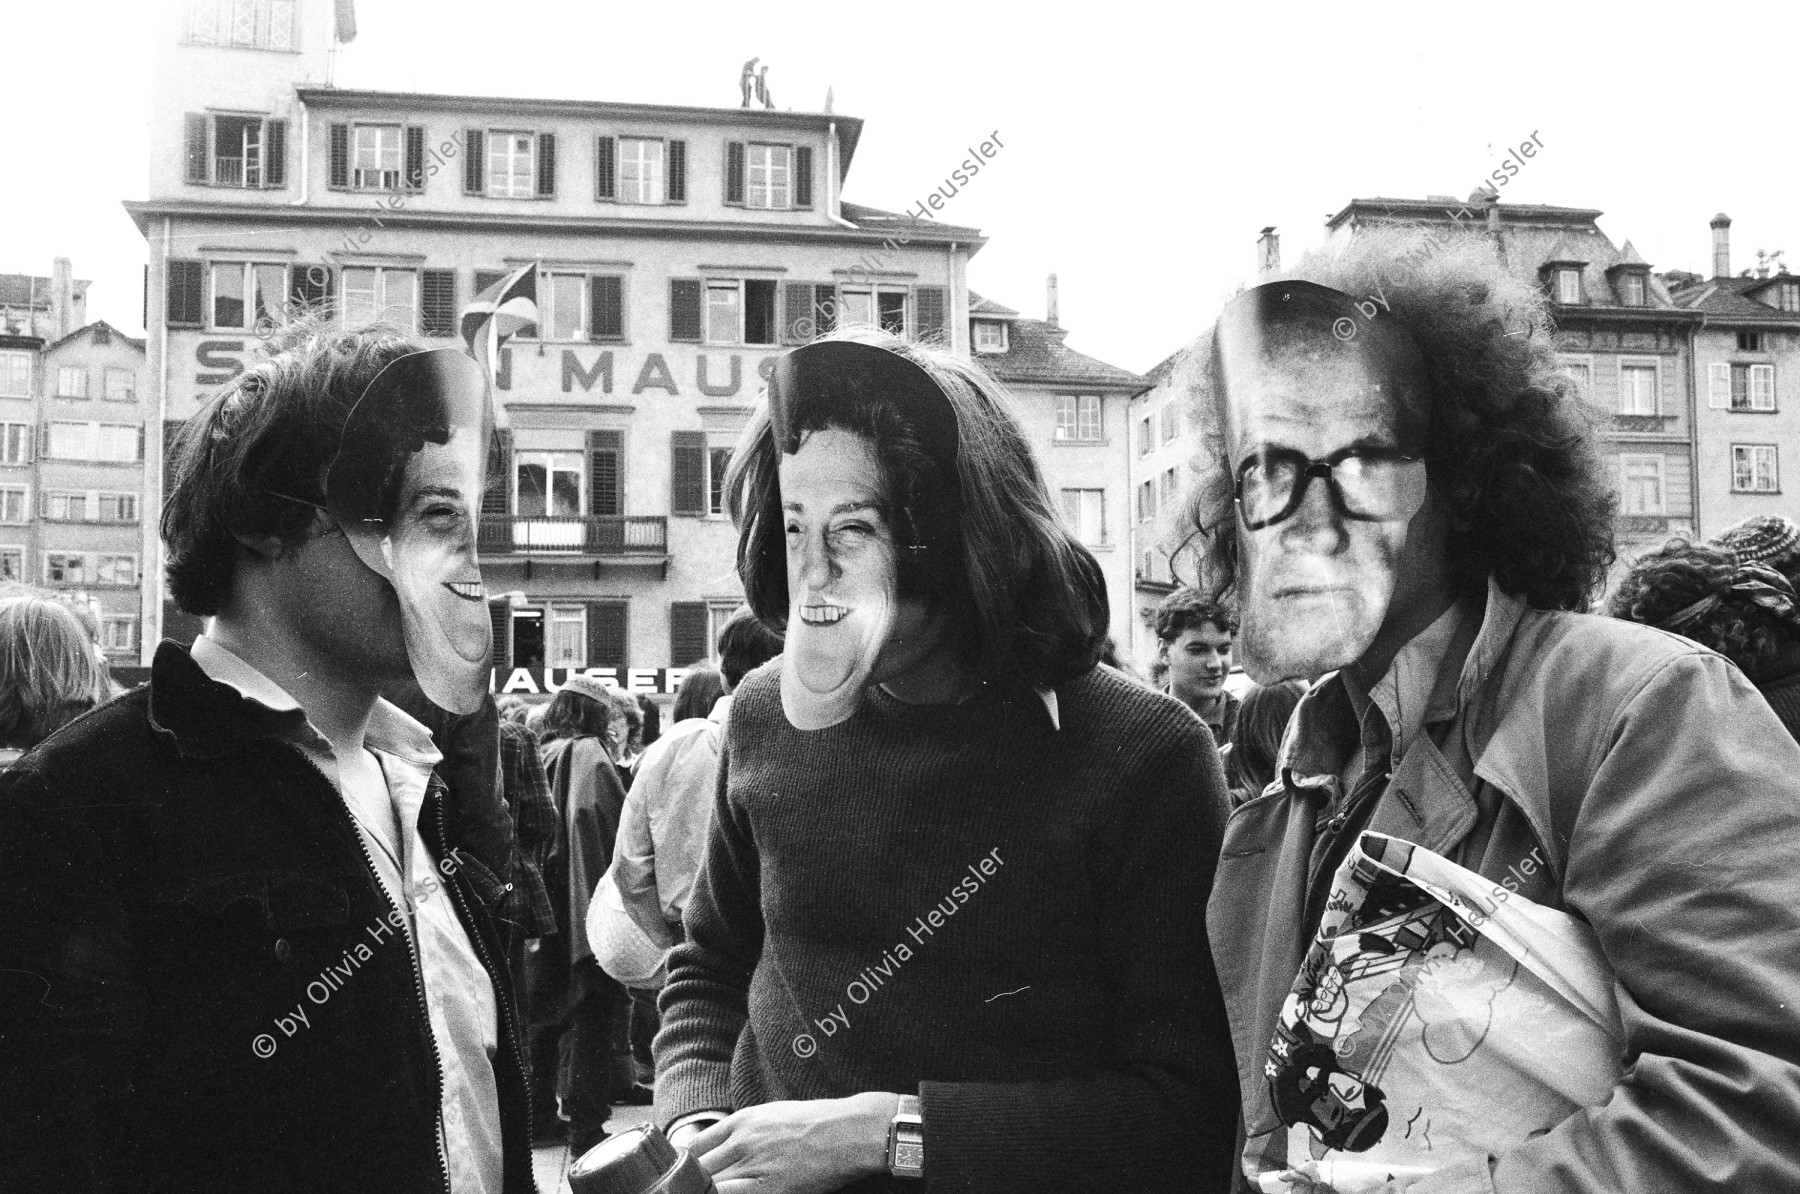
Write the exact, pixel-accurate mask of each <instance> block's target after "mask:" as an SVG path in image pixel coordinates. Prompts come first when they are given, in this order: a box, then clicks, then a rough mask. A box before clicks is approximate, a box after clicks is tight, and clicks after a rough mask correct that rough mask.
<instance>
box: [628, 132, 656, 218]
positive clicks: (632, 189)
mask: <svg viewBox="0 0 1800 1194" xmlns="http://www.w3.org/2000/svg"><path fill="white" fill-rule="evenodd" d="M618 198H619V202H620V203H661V202H662V201H663V143H662V142H661V141H660V140H651V139H650V138H648V137H620V138H619V195H618Z"/></svg>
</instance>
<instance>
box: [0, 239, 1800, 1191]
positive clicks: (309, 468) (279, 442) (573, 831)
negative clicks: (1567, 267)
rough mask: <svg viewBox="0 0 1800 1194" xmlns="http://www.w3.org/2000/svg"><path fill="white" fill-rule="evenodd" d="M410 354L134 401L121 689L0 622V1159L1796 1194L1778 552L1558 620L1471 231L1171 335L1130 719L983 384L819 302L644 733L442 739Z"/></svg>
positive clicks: (1728, 540) (443, 632)
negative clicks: (155, 479) (635, 1126)
mask: <svg viewBox="0 0 1800 1194" xmlns="http://www.w3.org/2000/svg"><path fill="white" fill-rule="evenodd" d="M1372 293H1379V294H1381V295H1382V296H1383V301H1382V304H1381V311H1380V313H1379V315H1378V316H1375V317H1370V316H1368V315H1367V314H1366V313H1365V310H1366V308H1367V307H1368V304H1367V303H1365V302H1363V299H1362V296H1364V295H1367V294H1372ZM1346 324H1348V325H1350V326H1354V327H1356V328H1357V329H1358V334H1357V335H1355V336H1353V337H1349V338H1345V337H1343V336H1342V335H1340V334H1339V331H1340V329H1341V328H1342V327H1343V326H1345V325H1346ZM445 354H448V355H445ZM453 357H454V358H455V359H451V358H453ZM459 361H460V362H462V363H458V362H459ZM466 365H467V361H466V358H460V357H457V356H456V354H450V353H449V352H448V350H436V351H421V350H419V349H418V347H417V346H416V345H414V344H412V343H410V342H409V341H407V340H406V339H404V338H403V337H401V336H399V335H398V334H396V333H393V332H392V331H391V330H389V329H383V328H379V327H377V328H358V329H334V328H331V327H330V326H328V325H326V324H324V323H322V322H318V321H311V322H308V321H301V322H299V323H297V324H296V325H294V326H292V327H290V328H288V329H286V330H285V331H283V332H281V333H280V334H278V335H277V336H276V337H275V338H274V339H273V341H272V342H271V344H270V345H269V351H268V355H267V357H266V359H265V360H263V361H262V362H261V363H260V364H258V365H256V366H255V367H254V368H252V369H250V370H249V371H247V372H246V373H245V374H244V375H243V376H241V377H239V378H238V379H236V380H235V381H234V382H233V383H232V384H231V386H230V387H229V388H228V389H227V391H226V392H225V393H224V394H223V395H221V396H220V397H219V398H218V399H217V400H216V401H215V402H214V403H213V405H212V406H211V407H210V408H209V409H208V410H207V412H206V413H205V414H204V415H203V416H202V417H200V418H198V419H195V420H192V421H190V423H189V425H188V427H187V428H186V430H185V431H184V435H183V439H182V441H181V442H180V443H179V444H178V445H177V446H176V449H175V451H174V454H173V457H172V467H171V489H170V497H169V501H168V503H167V506H166V508H165V511H164V515H163V522H162V533H163V537H164V540H165V542H166V543H167V545H168V558H169V561H170V569H169V571H170V582H171V590H172V593H173V596H174V598H175V600H176V601H177V602H178V603H179V604H180V605H181V606H182V608H184V609H186V610H187V611H189V612H190V613H193V614H196V615H200V616H203V617H205V618H207V619H208V621H207V628H206V631H205V633H204V634H202V635H201V636H200V637H199V638H197V639H196V640H195V642H194V644H193V646H192V648H191V649H190V648H183V647H180V646H178V645H176V644H173V643H164V644H163V645H162V646H161V647H160V648H159V650H158V652H157V655H156V660H155V664H154V666H153V668H152V672H151V678H150V681H149V683H148V684H147V685H145V686H144V687H142V688H139V689H137V690H135V691H133V692H130V693H127V694H125V695H123V696H120V697H118V698H117V699H111V700H107V699H106V698H107V697H108V696H109V695H111V694H110V693H108V692H107V691H106V689H105V674H104V669H103V668H102V667H101V666H100V662H99V657H98V656H97V654H96V652H95V651H94V649H93V646H92V642H91V638H89V637H84V636H85V633H86V632H85V631H84V630H83V628H82V626H81V623H80V620H79V618H78V617H76V616H75V615H74V613H73V612H72V611H70V610H69V609H67V608H66V607H64V606H62V605H60V604H58V603H57V602H55V601H53V600H48V599H46V598H45V597H43V596H41V595H35V594H19V595H13V596H9V597H6V598H4V599H3V600H0V735H3V740H4V742H5V743H6V744H7V745H8V746H10V747H12V748H13V749H14V750H15V751H19V752H26V753H22V757H18V758H16V759H13V760H11V761H10V762H9V765H8V766H7V767H6V769H5V770H4V772H3V773H0V901H3V902H4V905H5V907H6V909H7V913H8V931H7V932H6V933H5V934H0V1072H4V1073H5V1074H6V1075H7V1077H8V1079H9V1081H8V1082H7V1083H6V1084H5V1092H4V1093H3V1094H0V1186H3V1187H5V1188H8V1189H11V1188H20V1189H25V1188H32V1189H40V1188H41V1189H50V1188H58V1189H79V1190H95V1191H100V1190H135V1189H143V1190H151V1189H182V1190H190V1189H191V1190H213V1189H219V1190H223V1189H240V1188H248V1187H250V1186H255V1187H257V1188H267V1189H288V1188H296V1189H297V1188H300V1187H302V1186H304V1187H306V1188H309V1189H311V1188H328V1189H339V1188H342V1189H381V1190H400V1191H412V1190H419V1191H424V1190H445V1189H448V1190H450V1191H451V1192H452V1194H498V1192H501V1191H506V1192H509V1194H510V1192H520V1194H522V1192H524V1191H529V1190H531V1189H532V1188H533V1184H532V1161H531V1147H532V1145H533V1144H534V1143H543V1142H547V1141H562V1140H566V1141H567V1142H568V1144H569V1146H570V1149H571V1151H572V1153H574V1154H580V1153H583V1152H585V1151H587V1150H589V1149H592V1148H594V1147H595V1146H596V1145H598V1144H600V1143H602V1142H603V1141H605V1140H606V1139H607V1134H608V1128H607V1124H608V1119H609V1115H610V1113H611V1109H612V1108H613V1107H616V1106H618V1105H620V1104H624V1103H633V1102H652V1101H653V1104H654V1105H653V1109H652V1112H651V1114H652V1117H653V1119H654V1121H655V1123H656V1124H657V1125H658V1126H659V1127H660V1129H661V1130H663V1131H665V1132H666V1133H667V1135H668V1138H669V1140H670V1142H671V1143H672V1144H673V1145H674V1146H675V1147H676V1148H678V1149H682V1150H686V1151H687V1152H689V1153H690V1155H691V1156H693V1157H695V1158H697V1159H698V1162H699V1164H700V1165H701V1166H702V1167H703V1168H704V1170H705V1171H706V1172H707V1173H708V1174H709V1175H710V1177H711V1180H712V1181H713V1182H714V1183H715V1186H716V1188H717V1189H718V1190H719V1191H720V1194H827V1192H830V1191H839V1190H843V1191H877V1190H892V1191H902V1190H907V1189H927V1190H949V1191H981V1192H989V1191H993V1192H1004V1191H1020V1192H1026V1191H1031V1192H1039V1191H1048V1190H1069V1191H1077V1190H1079V1191H1100V1190H1110V1189H1124V1190H1132V1191H1170V1192H1172V1194H1173V1192H1184V1194H1185V1192H1189V1191H1228V1190H1230V1191H1287V1190H1295V1189H1308V1190H1319V1191H1338V1192H1340V1194H1376V1192H1386V1191H1395V1190H1401V1189H1405V1190H1413V1191H1417V1192H1418V1194H1453V1192H1461V1191H1469V1192H1474V1191H1484V1192H1496V1194H1511V1192H1518V1194H1540V1192H1555V1191H1567V1192H1569V1194H1575V1192H1577V1191H1580V1192H1589V1191H1601V1190H1616V1191H1622V1192H1623V1191H1638V1190H1734V1191H1736V1190H1777V1189H1791V1188H1796V1187H1797V1186H1800V1003H1797V1002H1796V1001H1795V1000H1794V998H1793V991H1794V990H1795V988H1796V986H1797V985H1800V955H1797V954H1796V953H1795V951H1794V949H1793V948H1792V945H1793V941H1794V940H1795V938H1796V934H1797V932H1800V744H1797V743H1796V740H1795V736H1794V735H1795V726H1796V725H1797V724H1800V597H1797V596H1796V586H1797V585H1800V525H1797V524H1796V523H1795V522H1793V521H1791V520H1789V519H1787V518H1783V517H1775V516H1764V517H1759V518H1755V519H1752V520H1750V521H1748V522H1746V523H1742V524H1740V525H1738V526H1735V527H1733V528H1731V529H1730V530H1728V531H1726V532H1725V533H1723V534H1721V535H1719V536H1716V537H1715V538H1714V539H1713V540H1711V541H1709V542H1705V543H1696V542H1687V541H1674V542H1671V543H1669V544H1667V545H1665V546H1664V547H1663V548H1661V549H1659V550H1656V551H1653V552H1650V553H1648V554H1646V555H1644V556H1643V557H1641V558H1639V559H1637V560H1635V561H1630V562H1629V564H1628V566H1627V567H1626V568H1624V569H1623V572H1622V575H1617V576H1615V577H1614V579H1613V581H1612V583H1611V584H1610V585H1609V584H1608V577H1609V575H1612V574H1613V569H1614V565H1615V562H1616V549H1615V546H1614V543H1613V539H1612V529H1611V528H1612V516H1613V511H1614V498H1613V495H1612V493H1611V489H1610V486H1609V483H1608V481H1607V478H1606V475H1605V472H1604V470H1603V467H1602V465H1601V462H1600V458H1599V455H1598V453H1597V451H1596V439H1595V433H1594V428H1593V426H1592V423H1591V419H1590V417H1589V415H1588V413H1587V410H1586V407H1585V406H1584V404H1583V402H1582V400H1581V398H1580V395H1579V394H1578V393H1577V392H1576V391H1575V389H1574V388H1573V387H1572V385H1571V384H1570V382H1569V381H1568V379H1567V378H1566V377H1564V376H1563V375H1562V373H1561V371H1560V368H1559V365H1558V361H1557V356H1556V351H1555V342H1554V340H1553V338H1552V335H1551V330H1550V327H1549V323H1548V320H1547V318H1546V314H1545V307H1544V302H1543V299H1542V296H1541V295H1540V294H1539V293H1538V292H1537V291H1536V290H1535V289H1533V288H1532V287H1530V286H1528V285H1526V284H1525V283H1523V282H1521V281H1519V280H1518V279H1516V278H1514V277H1512V276H1511V275H1510V274H1508V273H1507V272H1505V270H1504V269H1503V267H1502V266H1501V265H1500V264H1499V263H1497V262H1496V261H1495V260H1494V258H1493V256H1492V254H1491V252H1490V251H1489V250H1488V249H1487V248H1486V247H1485V242H1483V241H1481V240H1480V239H1479V238H1476V237H1471V238H1469V239H1468V240H1467V241H1466V242H1464V241H1456V240H1452V241H1451V242H1449V243H1447V244H1446V243H1443V242H1441V241H1440V242H1434V243H1432V244H1430V245H1429V246H1424V245H1422V242H1421V241H1420V239H1419V237H1418V235H1417V234H1415V233H1412V232H1409V231H1405V230H1387V231H1375V232H1368V233H1363V234H1359V235H1358V237H1356V238H1355V239H1354V240H1353V241H1351V242H1349V243H1348V244H1347V245H1340V246H1334V247H1333V249H1332V250H1331V251H1330V252H1322V253H1319V254H1315V255H1313V256H1311V257H1309V258H1308V259H1306V260H1305V261H1304V262H1303V263H1302V264H1301V266H1300V268H1299V269H1298V270H1296V271H1295V272H1294V273H1293V274H1292V275H1290V276H1286V277H1282V278H1279V279H1277V280H1274V281H1270V282H1266V283H1264V284H1262V285H1258V286H1256V287H1253V288H1250V289H1248V290H1246V291H1244V292H1243V293H1241V294H1239V295H1238V296H1236V297H1235V298H1233V299H1232V300H1231V301H1230V302H1229V303H1227V304H1226V305H1225V306H1224V308H1223V310H1222V311H1221V312H1220V313H1219V315H1218V318H1217V320H1216V321H1215V322H1214V324H1213V325H1212V326H1211V327H1210V328H1209V329H1208V331H1207V332H1206V333H1205V334H1204V335H1203V336H1202V337H1201V338H1200V339H1199V340H1198V341H1197V342H1196V343H1195V344H1194V345H1193V346H1192V347H1191V348H1190V350H1189V351H1187V352H1186V353H1185V354H1183V355H1182V357H1181V358H1180V360H1179V361H1178V363H1177V364H1176V366H1175V371H1174V373H1173V375H1172V384H1175V385H1177V386H1179V387H1181V388H1183V389H1184V390H1185V392H1186V394H1187V397H1188V400H1189V401H1190V402H1191V404H1192V407H1193V413H1194V415H1195V419H1196V423H1197V425H1198V426H1199V427H1200V428H1201V431H1202V434H1201V443H1200V450H1199V456H1198V459H1197V460H1196V462H1195V472H1194V480H1195V483H1194V487H1193V491H1192V493H1191V495H1190V500H1189V503H1188V505H1187V507H1186V508H1185V511H1184V517H1185V519H1186V520H1187V525H1186V526H1185V527H1184V528H1182V529H1183V532H1184V533H1189V532H1191V534H1190V535H1189V538H1190V540H1191V541H1192V542H1194V543H1195V544H1197V554H1198V573H1197V576H1196V578H1195V583H1194V584H1192V585H1190V586H1187V587H1184V588H1182V589H1180V590H1178V591H1176V592H1175V593H1173V594H1171V595H1170V596H1169V597H1168V598H1167V599H1166V600H1165V601H1164V602H1163V603H1162V605H1161V607H1160V609H1159V610H1158V611H1157V612H1156V616H1155V620H1154V630H1155V634H1156V639H1157V653H1156V660H1155V668H1154V672H1153V674H1152V675H1151V676H1150V677H1149V678H1147V679H1142V678H1139V677H1138V676H1137V675H1135V674H1134V672H1133V670H1132V669H1131V667H1130V666H1129V663H1128V662H1125V661H1120V660H1119V659H1118V658H1117V655H1116V651H1115V649H1114V644H1113V643H1112V641H1111V640H1110V639H1109V638H1108V624H1109V619H1110V610H1109V608H1108V603H1107V596H1106V590H1105V585H1104V581H1103V578H1102V574H1101V571H1100V568H1099V566H1098V565H1097V563H1096V561H1095V559H1094V557H1093V555H1092V554H1091V553H1090V552H1089V551H1088V549H1087V548H1086V547H1084V546H1083V545H1082V544H1081V543H1080V542H1079V541H1078V540H1077V539H1076V538H1075V537H1074V536H1073V535H1072V534H1071V533H1070V531H1069V530H1068V528H1067V527H1066V526H1065V525H1064V523H1063V522H1062V521H1061V519H1060V518H1059V517H1058V515H1057V513H1056V508H1055V505H1054V503H1053V501H1052V499H1051V496H1050V493H1049V490H1048V488H1047V486H1046V484H1045V481H1044V477H1043V474H1042V471H1041V469H1040V467H1039V464H1038V461H1037V459H1036V456H1035V454H1034V451H1033V448H1032V446H1031V444H1030V442H1029V440H1028V438H1027V436H1026V435H1025V433H1024V431H1023V430H1022V428H1021V425H1020V423H1019V421H1018V419H1017V418H1016V416H1015V415H1014V414H1013V413H1012V411H1011V409H1010V407H1009V404H1008V399H1007V397H1006V395H1005V393H1004V391H1003V390H1002V388H1001V387H1000V386H999V385H998V384H997V383H996V382H995V381H994V380H993V379H992V377H991V376H990V375H989V374H987V373H986V372H985V371H984V370H983V369H982V368H981V367H980V366H979V365H978V364H975V363H972V362H971V361H969V360H968V359H966V358H962V357H958V356H956V355H954V354H952V353H950V352H948V351H945V350H944V349H942V348H941V347H939V346H936V345H933V344H928V343H919V342H914V341H909V340H905V339H902V338H899V337H896V336H892V335H888V334H885V333H881V332H876V331H872V330H867V329H862V330H844V331H839V332H837V333H834V334H832V335H830V336H827V337H825V338H823V339H820V340H818V341H815V342H813V343H811V344H807V345H804V346H801V347H798V348H794V349H792V350H791V351H788V352H786V353H784V355H782V356H781V357H780V358H779V359H778V360H777V361H776V363H775V365H774V368H773V370H772V372H771V375H770V376H769V379H768V388H767V391H766V394H765V397H764V399H763V401H762V403H761V404H760V406H759V407H758V409H757V411H756V413H755V414H754V416H753V417H752V419H751V421H750V423H749V425H748V427H747V428H746V430H745V432H744V434H743V437H742V439H741V441H740V443H739V446H738V448H737V450H736V452H735V453H734V455H733V459H732V463H731V466H730V469H729V472H728V474H727V475H726V477H725V479H724V491H725V498H726V502H727V504H728V506H729V509H730V513H731V516H732V518H733V520H734V522H735V524H736V526H737V528H738V532H739V550H738V560H737V564H738V574H739V577H740V579H741V581H742V584H743V589H744V594H745V598H746V603H747V604H746V608H745V609H743V610H741V611H740V612H739V613H738V614H737V615H736V616H734V617H733V619H732V620H731V622H730V623H729V624H728V625H727V626H726V627H725V628H724V630H723V632H722V634H721V636H720V640H719V642H718V643H717V644H716V645H717V648H718V658H719V660H720V663H719V666H718V667H717V669H714V668H711V667H701V668H697V669H695V670H694V671H692V672H691V673H690V674H689V675H688V676H687V678H686V679H685V680H684V681H683V683H682V685H681V689H680V692H679V694H678V695H677V697H676V700H675V702H674V708H673V710H672V712H673V717H672V718H671V719H670V720H669V724H667V725H666V726H662V725H660V721H661V719H660V718H659V717H658V716H657V714H658V710H657V707H656V705H655V704H654V703H652V702H648V701H640V700H638V699H635V698H633V697H631V696H630V695H628V694H625V693H622V692H620V691H618V690H617V689H616V688H613V687H610V686H608V685H604V684H602V683H600V682H599V681H597V680H594V679H592V678H590V677H588V676H585V675H580V674H577V675H575V676H573V677H571V678H570V679H569V680H568V681H567V682H566V684H565V685H564V686H563V687H562V688H561V690H560V691H558V692H557V693H556V694H555V695H554V697H553V698H552V699H551V700H549V701H548V702H547V703H540V704H536V705H526V704H525V703H523V702H521V701H517V700H514V699H512V698H504V697H503V698H500V699H499V700H498V701H496V700H495V699H494V698H493V697H491V696H488V695H487V694H486V693H485V692H483V691H482V690H481V686H480V684H479V683H477V682H476V677H477V674H478V673H484V672H485V667H486V658H487V649H486V645H485V644H486V642H487V639H486V637H485V636H486V633H487V632H486V630H485V629H484V626H485V621H484V619H485V607H484V606H483V605H482V603H481V602H480V601H479V599H478V598H479V590H480V581H479V570H478V565H477V563H476V560H475V551H474V532H473V528H474V525H475V518H476V515H477V513H478V511H479V509H480V496H481V492H482V488H483V486H482V467H483V466H482V464H481V460H482V458H483V455H484V448H485V445H486V443H487V442H488V435H489V431H490V428H491V414H490V413H489V412H488V408H487V406H486V405H485V404H486V403H487V402H488V397H487V393H486V384H485V379H484V378H483V377H482V375H481V372H480V371H479V370H475V371H474V372H472V373H471V372H470V370H469V369H468V368H466V367H465V366H466ZM1603 591H1610V595H1609V596H1607V597H1606V598H1605V600H1604V607H1605V614H1606V615H1610V616H1605V615H1603V614H1599V613H1595V612H1590V610H1591V609H1592V607H1593V606H1594V604H1595V602H1596V601H1599V600H1600V599H1601V598H1600V595H1601V594H1602V592H1603ZM446 594H448V596H446ZM482 679H485V676H482Z"/></svg>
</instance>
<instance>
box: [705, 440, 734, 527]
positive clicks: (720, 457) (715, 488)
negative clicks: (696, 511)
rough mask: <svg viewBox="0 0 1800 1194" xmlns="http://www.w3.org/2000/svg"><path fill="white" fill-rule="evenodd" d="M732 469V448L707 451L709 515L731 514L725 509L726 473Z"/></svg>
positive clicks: (707, 502)
mask: <svg viewBox="0 0 1800 1194" xmlns="http://www.w3.org/2000/svg"><path fill="white" fill-rule="evenodd" d="M730 467H731V449H730V448H708V449H707V450H706V494H707V500H706V508H707V511H708V512H709V513H712V514H726V513H729V511H727V510H726V508H725V471H726V470H727V469H729V468H730Z"/></svg>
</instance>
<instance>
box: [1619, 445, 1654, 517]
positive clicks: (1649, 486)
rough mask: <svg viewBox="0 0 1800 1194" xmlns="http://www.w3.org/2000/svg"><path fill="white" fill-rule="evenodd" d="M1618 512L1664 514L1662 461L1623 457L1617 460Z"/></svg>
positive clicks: (1633, 456)
mask: <svg viewBox="0 0 1800 1194" xmlns="http://www.w3.org/2000/svg"><path fill="white" fill-rule="evenodd" d="M1619 489H1620V495H1619V496H1620V512H1621V513H1624V514H1661V513H1662V512H1663V458H1662V457H1661V456H1639V455H1631V454H1629V453H1628V454H1625V455H1622V456H1620V457H1619Z"/></svg>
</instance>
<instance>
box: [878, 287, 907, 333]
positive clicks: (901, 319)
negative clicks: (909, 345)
mask: <svg viewBox="0 0 1800 1194" xmlns="http://www.w3.org/2000/svg"><path fill="white" fill-rule="evenodd" d="M875 326H877V327H879V328H880V329H881V330H882V331H884V332H892V333H893V334H894V335H896V336H904V335H906V291H904V290H878V291H876V292H875Z"/></svg>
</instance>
